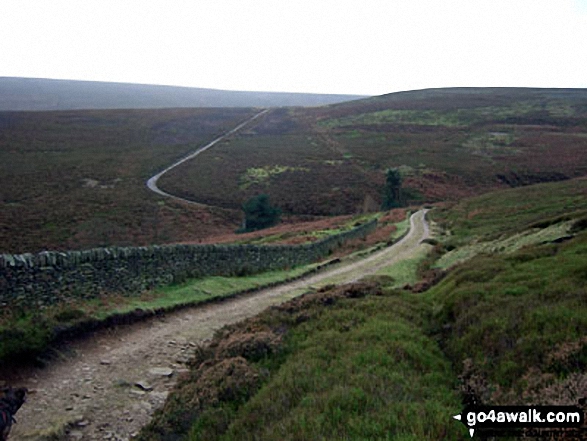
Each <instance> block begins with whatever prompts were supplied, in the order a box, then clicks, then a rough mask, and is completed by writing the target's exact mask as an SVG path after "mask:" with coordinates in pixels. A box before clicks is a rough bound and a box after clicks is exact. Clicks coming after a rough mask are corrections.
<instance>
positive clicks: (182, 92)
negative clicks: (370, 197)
mask: <svg viewBox="0 0 587 441" xmlns="http://www.w3.org/2000/svg"><path fill="white" fill-rule="evenodd" d="M359 98H364V97H363V96H358V95H327V94H311V93H287V92H240V91H228V90H217V89H201V88H194V87H176V86H156V85H145V84H131V83H107V82H99V81H73V80H50V79H42V78H15V77H0V111H1V110H75V109H137V108H138V109H148V108H172V107H281V106H320V105H325V104H334V103H340V102H344V101H350V100H355V99H359Z"/></svg>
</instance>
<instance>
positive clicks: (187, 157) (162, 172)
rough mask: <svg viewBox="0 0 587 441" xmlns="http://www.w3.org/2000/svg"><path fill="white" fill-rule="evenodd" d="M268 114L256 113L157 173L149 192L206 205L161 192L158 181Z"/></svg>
mask: <svg viewBox="0 0 587 441" xmlns="http://www.w3.org/2000/svg"><path fill="white" fill-rule="evenodd" d="M267 112H269V109H264V110H262V111H260V112H259V113H256V114H255V115H253V116H252V117H251V118H249V119H247V120H246V121H245V122H242V123H241V124H239V125H238V126H236V127H235V128H234V129H232V130H230V131H228V132H226V133H225V134H224V135H222V136H219V137H218V138H216V139H215V140H213V141H211V142H209V143H208V144H206V145H205V146H203V147H200V148H199V149H197V150H196V151H194V152H192V153H190V154H189V155H187V156H184V157H183V158H181V159H180V160H179V161H177V162H174V163H173V164H171V165H170V166H169V167H167V168H166V169H165V170H162V171H160V172H159V173H157V174H156V175H154V176H151V177H150V178H149V179H148V180H147V187H148V188H149V190H151V191H154V192H155V193H157V194H159V195H161V196H165V197H168V198H172V199H175V200H177V201H183V202H187V203H190V204H197V205H204V204H201V203H199V202H195V201H190V200H189V199H184V198H182V197H179V196H175V195H172V194H170V193H167V192H165V191H163V190H161V189H160V188H159V187H158V186H157V181H158V180H159V178H160V177H161V176H163V175H164V174H165V173H167V172H168V171H170V170H172V169H174V168H175V167H177V166H178V165H180V164H183V163H184V162H186V161H189V160H190V159H193V158H195V157H196V156H198V155H199V154H200V153H203V152H205V151H206V150H208V149H209V148H210V147H213V146H214V145H216V144H217V143H219V142H220V141H222V140H223V139H226V138H228V137H229V136H231V135H234V134H235V133H236V132H238V131H239V130H240V129H242V128H243V127H244V126H246V125H247V124H249V123H250V122H252V121H254V120H256V119H257V118H259V117H260V116H262V115H264V114H266V113H267Z"/></svg>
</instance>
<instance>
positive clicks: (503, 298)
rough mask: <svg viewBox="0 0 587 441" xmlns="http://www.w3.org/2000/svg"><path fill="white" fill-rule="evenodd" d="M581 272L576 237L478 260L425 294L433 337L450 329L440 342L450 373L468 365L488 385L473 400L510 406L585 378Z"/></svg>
mask: <svg viewBox="0 0 587 441" xmlns="http://www.w3.org/2000/svg"><path fill="white" fill-rule="evenodd" d="M586 268H587V234H586V233H582V234H580V235H579V236H577V237H576V239H574V240H571V241H569V242H566V243H563V244H544V245H533V246H529V247H525V248H523V249H520V250H518V251H516V252H514V253H511V254H509V255H481V256H477V257H475V258H473V259H471V260H470V261H468V262H467V263H465V264H464V265H461V266H459V267H457V268H456V269H455V270H454V271H453V272H452V273H451V274H450V275H449V276H448V277H447V278H446V279H444V280H443V281H442V282H441V283H440V284H439V285H437V286H436V287H434V288H432V289H431V290H430V291H429V292H428V293H427V294H426V296H427V298H429V299H430V300H431V301H432V302H433V303H434V304H435V307H434V310H435V315H434V320H433V322H434V323H436V325H437V327H438V332H440V333H441V334H442V333H443V331H440V329H441V328H442V329H444V332H446V329H450V332H449V333H446V334H445V335H444V336H443V340H444V342H445V343H444V344H445V349H446V353H447V354H448V355H449V357H450V358H451V360H452V361H453V363H454V364H455V366H456V367H457V368H459V367H460V366H462V365H463V362H464V361H465V360H467V359H470V360H472V363H473V366H474V369H475V372H476V374H477V375H479V376H481V377H482V378H484V379H485V380H486V381H487V382H488V385H487V386H485V387H484V388H482V390H480V391H478V392H479V393H480V394H486V395H487V398H488V399H492V400H494V401H502V402H508V401H509V402H510V403H511V402H513V403H515V402H516V401H519V400H520V396H523V394H524V393H526V394H530V393H531V392H536V391H532V390H529V389H528V388H529V384H531V383H534V386H535V387H537V386H536V385H538V386H540V387H542V388H546V387H548V386H552V384H553V383H556V381H555V379H556V380H557V381H560V382H564V381H565V380H566V379H567V378H568V375H569V374H571V373H582V372H584V370H585V368H586V367H587V352H586V351H585V349H586V347H585V346H584V344H585V343H587V342H585V341H584V343H583V344H581V343H580V342H581V339H584V336H585V335H587V302H586V299H587V291H586V290H585V286H587V283H586V282H587V278H586V276H585V274H586V272H585V269H586ZM577 344H578V346H577V347H575V350H574V351H570V352H567V353H565V352H564V350H563V348H565V347H574V345H577ZM561 354H562V355H561ZM562 398H564V397H562ZM562 398H561V397H557V399H562ZM575 398H577V397H575ZM534 399H536V397H535V396H534ZM568 404H573V403H568Z"/></svg>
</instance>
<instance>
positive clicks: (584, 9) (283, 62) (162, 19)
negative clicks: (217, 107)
mask: <svg viewBox="0 0 587 441" xmlns="http://www.w3.org/2000/svg"><path fill="white" fill-rule="evenodd" d="M0 41H2V44H1V45H0V76H23V77H42V78H64V79H85V80H99V81H122V82H137V83H151V84H169V85H181V86H194V87H211V88H218V89H232V90H259V91H288V92H290V91H291V92H318V93H356V94H383V93H388V92H393V91H397V90H410V89H421V88H428V87H448V86H528V87H530V86H532V87H587V44H586V42H587V0H581V1H579V0H549V1H545V0H490V1H487V0H438V1H434V0H428V1H425V0H407V1H402V0H395V1H394V0H385V1H379V0H358V1H346V0H310V1H307V0H295V1H289V2H282V1H278V0H210V1H207V0H206V1H201V0H189V1H187V0H186V1H184V0H171V1H170V0H164V1H159V0H154V1H151V0H143V1H135V0H116V1H112V0H99V1H95V0H83V1H79V0H51V1H46V0H38V1H32V0H2V2H0Z"/></svg>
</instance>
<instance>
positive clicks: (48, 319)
mask: <svg viewBox="0 0 587 441" xmlns="http://www.w3.org/2000/svg"><path fill="white" fill-rule="evenodd" d="M318 265H319V264H311V265H305V266H301V267H297V268H294V269H290V270H281V271H268V272H265V273H260V274H256V275H251V276H244V277H219V276H214V277H205V278H202V279H194V280H190V281H187V282H185V283H182V284H179V285H171V286H167V287H162V288H158V289H155V290H152V291H148V292H144V293H141V294H140V295H138V296H135V297H127V296H110V297H104V298H100V299H93V300H84V301H79V302H73V301H70V302H68V303H63V304H59V305H55V306H52V307H48V308H46V309H44V310H43V311H30V310H22V311H21V310H18V309H14V308H13V309H12V310H11V311H10V312H9V313H7V314H5V315H4V317H2V319H1V321H0V337H1V338H0V361H5V360H9V359H11V358H19V357H20V358H22V357H24V358H30V357H35V356H36V355H38V354H39V353H41V352H43V351H45V350H46V349H48V348H49V347H50V345H51V343H52V342H53V341H54V339H55V337H56V335H57V333H58V332H59V331H60V330H64V329H68V328H71V327H73V326H77V325H80V323H84V322H88V321H104V320H106V319H108V318H110V317H112V316H115V315H120V314H129V313H133V312H134V311H136V310H137V309H139V310H143V311H153V310H162V311H164V310H171V309H173V308H176V307H181V306H188V305H197V304H200V303H205V302H209V301H213V300H214V299H219V298H223V297H229V296H232V295H235V294H238V293H241V292H245V291H248V290H254V289H260V288H262V287H265V286H272V285H274V284H276V283H281V282H285V281H287V280H291V279H295V278H297V277H300V276H302V275H304V274H306V273H310V272H312V271H314V270H315V269H316V267H317V266H318Z"/></svg>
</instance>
